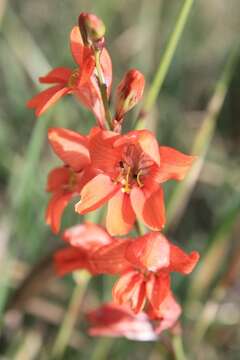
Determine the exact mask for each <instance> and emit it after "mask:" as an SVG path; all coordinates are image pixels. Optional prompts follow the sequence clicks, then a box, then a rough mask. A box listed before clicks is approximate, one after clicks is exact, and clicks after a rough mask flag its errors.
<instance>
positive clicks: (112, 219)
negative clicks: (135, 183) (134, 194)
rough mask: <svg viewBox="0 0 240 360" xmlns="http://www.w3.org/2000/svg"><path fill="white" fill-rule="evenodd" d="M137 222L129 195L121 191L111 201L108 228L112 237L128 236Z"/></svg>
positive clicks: (107, 220) (107, 221)
mask: <svg viewBox="0 0 240 360" xmlns="http://www.w3.org/2000/svg"><path fill="white" fill-rule="evenodd" d="M134 222H135V213H134V212H133V209H132V205H131V202H130V198H129V195H128V194H126V193H123V192H122V191H121V189H120V190H119V191H118V192H117V193H116V194H115V195H114V196H113V197H112V198H111V199H110V200H109V203H108V211H107V219H106V227H107V231H108V232H109V233H110V234H111V235H125V234H127V233H128V232H129V231H130V230H131V228H132V226H133V224H134Z"/></svg>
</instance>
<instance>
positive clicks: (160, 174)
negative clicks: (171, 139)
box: [154, 146, 196, 183]
mask: <svg viewBox="0 0 240 360" xmlns="http://www.w3.org/2000/svg"><path fill="white" fill-rule="evenodd" d="M160 158H161V163H160V166H159V168H158V171H157V173H156V174H155V175H154V178H155V181H157V182H158V183H162V182H164V181H167V180H170V179H173V180H182V179H184V177H185V176H186V174H187V172H188V171H189V169H190V167H191V166H192V163H193V161H194V160H195V159H196V156H190V155H185V154H183V153H181V152H180V151H178V150H175V149H173V148H171V147H167V146H160Z"/></svg>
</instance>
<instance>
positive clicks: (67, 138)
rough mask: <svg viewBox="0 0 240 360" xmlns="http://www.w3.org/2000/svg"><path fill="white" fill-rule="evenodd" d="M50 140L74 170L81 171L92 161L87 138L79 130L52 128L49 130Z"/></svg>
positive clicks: (59, 154) (56, 150) (57, 152)
mask: <svg viewBox="0 0 240 360" xmlns="http://www.w3.org/2000/svg"><path fill="white" fill-rule="evenodd" d="M48 140H49V142H50V144H51V146H52V148H53V150H54V151H55V153H56V154H57V155H58V156H59V157H60V159H62V160H63V161H64V163H65V164H67V165H69V166H71V168H72V169H73V170H75V171H80V170H81V169H82V168H84V167H85V166H86V165H88V164H89V163H90V158H89V151H88V148H87V143H88V141H87V138H86V137H84V136H82V135H80V134H78V133H77V132H75V131H72V130H68V129H64V128H51V129H49V130H48Z"/></svg>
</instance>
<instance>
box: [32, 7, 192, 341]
mask: <svg viewBox="0 0 240 360" xmlns="http://www.w3.org/2000/svg"><path fill="white" fill-rule="evenodd" d="M104 34H105V26H104V24H103V22H102V21H101V20H100V19H99V18H98V17H96V16H95V15H92V14H87V13H81V14H80V16H79V26H75V27H74V28H73V30H72V31H71V34H70V46H71V51H72V55H73V58H74V60H75V62H76V64H77V67H76V68H75V69H73V70H72V69H69V68H66V67H58V68H55V69H54V70H52V71H50V73H48V74H47V75H46V76H44V77H40V82H42V83H47V84H52V86H51V87H50V88H48V89H47V90H45V91H42V92H41V93H39V94H38V95H36V96H35V97H33V98H32V99H31V100H30V101H29V102H28V106H29V107H30V108H34V109H35V110H36V115H37V116H39V115H41V114H42V113H43V112H44V111H45V110H47V109H48V108H49V107H50V106H51V105H52V104H54V103H55V102H56V101H57V100H59V99H60V98H61V97H62V96H64V95H66V94H74V95H75V97H77V99H78V100H80V102H81V103H82V104H83V105H84V106H86V107H87V108H88V109H89V110H91V111H92V113H93V114H94V116H95V118H96V122H97V125H96V126H95V127H94V128H92V129H91V131H90V133H89V134H88V135H82V134H79V133H77V132H74V131H71V130H68V129H65V128H51V129H49V131H48V139H49V142H50V145H51V147H52V149H53V151H54V152H55V153H56V154H57V156H58V157H59V158H60V159H61V160H62V162H63V165H62V166H60V167H57V168H55V169H53V170H52V171H51V172H50V174H49V176H48V184H47V191H48V192H50V193H51V194H52V195H51V199H50V201H49V204H48V207H47V211H46V222H47V223H48V224H49V225H50V227H51V229H52V231H53V232H54V233H58V232H59V230H60V224H61V217H62V214H63V211H64V208H65V207H66V206H67V204H68V203H69V202H70V201H71V200H72V198H73V197H74V196H79V195H80V201H79V202H78V203H77V204H76V205H75V211H76V212H78V213H79V214H82V215H83V214H87V213H88V212H90V211H93V210H96V209H97V208H99V207H101V206H102V205H104V204H106V203H108V208H107V215H106V222H105V223H106V229H105V228H104V227H101V226H99V225H96V224H93V223H88V222H86V223H85V224H80V225H76V226H73V227H71V228H69V229H67V230H65V232H64V234H63V240H65V241H66V242H67V243H68V246H67V247H65V248H64V249H61V250H59V251H58V252H57V253H56V255H55V259H54V260H55V265H56V269H57V272H58V274H60V275H64V274H67V273H69V272H73V271H76V270H80V269H85V270H87V271H88V272H90V273H91V274H92V275H98V274H110V275H119V278H118V280H117V281H116V283H115V285H114V287H113V291H112V293H113V302H112V303H109V304H105V305H103V306H102V307H101V308H100V309H97V310H95V311H93V312H91V313H90V314H89V320H90V323H91V329H90V333H91V334H92V335H111V336H114V335H115V336H120V335H121V336H126V337H128V338H133V339H140V340H148V339H149V340H152V339H156V338H157V337H158V336H159V334H160V333H161V332H162V331H163V330H164V329H168V328H171V327H172V326H173V325H174V324H175V323H176V321H177V319H178V317H179V316H180V313H181V308H180V306H179V304H178V303H177V302H176V300H175V298H174V296H173V294H172V291H171V285H170V274H171V272H180V273H182V274H184V275H186V274H189V273H190V272H191V271H192V270H193V268H194V267H195V265H196V263H197V261H198V258H199V255H198V253H197V252H192V253H190V254H186V253H185V252H184V251H183V250H181V249H180V248H179V247H178V246H176V245H174V244H172V243H171V242H170V241H169V240H167V239H166V237H165V236H164V235H163V234H162V233H161V232H160V231H161V230H162V229H163V227H164V225H165V222H166V219H165V208H164V195H163V188H162V184H163V183H164V182H166V181H168V180H172V179H174V180H182V179H183V178H184V177H185V175H186V173H187V171H188V170H189V168H190V166H191V164H192V162H193V161H194V157H192V156H188V155H185V154H183V153H181V152H179V151H177V150H175V149H173V148H170V147H166V146H159V144H158V142H157V140H156V138H155V136H154V134H153V133H152V132H150V131H148V130H146V129H145V130H132V131H130V132H128V133H125V134H122V123H123V120H124V117H125V114H126V113H127V112H128V111H129V110H130V109H132V108H133V107H134V106H135V105H136V104H137V103H138V102H139V100H140V99H141V97H142V94H143V90H144V82H145V81H144V77H143V75H142V74H141V73H140V72H139V71H138V70H136V69H132V70H130V71H128V72H127V74H126V75H125V76H124V78H123V79H122V81H121V82H120V84H119V85H118V87H117V91H116V106H115V114H114V116H112V115H111V113H110V110H109V96H110V92H111V84H112V64H111V58H110V56H109V54H108V52H107V50H106V48H105V40H104ZM137 221H139V222H141V223H143V224H144V225H145V227H146V228H148V229H149V232H147V233H145V234H140V233H139V236H138V237H136V238H133V237H130V236H127V235H128V233H129V232H130V231H131V230H132V229H133V228H134V227H135V228H136V229H138V228H139V227H138V226H137ZM119 236H121V237H119ZM122 236H124V237H122Z"/></svg>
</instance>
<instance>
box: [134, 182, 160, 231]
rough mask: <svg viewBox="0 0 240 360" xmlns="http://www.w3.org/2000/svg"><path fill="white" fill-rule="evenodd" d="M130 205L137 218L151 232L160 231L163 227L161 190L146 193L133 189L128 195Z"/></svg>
mask: <svg viewBox="0 0 240 360" xmlns="http://www.w3.org/2000/svg"><path fill="white" fill-rule="evenodd" d="M130 199H131V204H132V207H133V210H134V211H135V213H136V215H137V217H138V218H139V219H140V220H141V221H142V222H143V223H144V224H145V225H146V226H148V227H149V228H150V229H151V230H161V229H162V228H163V226H164V225H165V207H164V199H163V190H162V188H160V187H159V188H158V189H157V190H156V191H153V192H151V191H147V190H145V189H140V188H139V187H134V188H133V189H132V190H131V193H130Z"/></svg>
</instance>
